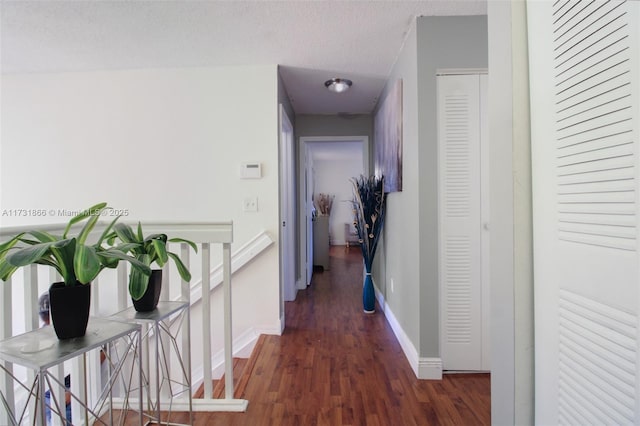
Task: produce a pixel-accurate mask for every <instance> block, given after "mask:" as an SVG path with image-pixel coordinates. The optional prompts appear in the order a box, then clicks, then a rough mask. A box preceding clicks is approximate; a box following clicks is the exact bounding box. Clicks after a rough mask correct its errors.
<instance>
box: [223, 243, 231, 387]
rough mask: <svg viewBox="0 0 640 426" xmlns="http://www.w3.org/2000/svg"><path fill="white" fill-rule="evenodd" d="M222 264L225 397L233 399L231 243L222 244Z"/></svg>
mask: <svg viewBox="0 0 640 426" xmlns="http://www.w3.org/2000/svg"><path fill="white" fill-rule="evenodd" d="M222 264H223V265H224V266H223V268H222V269H223V271H224V272H223V275H224V281H223V284H222V286H223V287H222V288H223V292H224V294H223V298H224V367H225V373H224V374H225V381H224V388H225V398H226V399H233V347H232V345H233V344H232V342H233V336H232V328H231V244H230V243H224V244H222Z"/></svg>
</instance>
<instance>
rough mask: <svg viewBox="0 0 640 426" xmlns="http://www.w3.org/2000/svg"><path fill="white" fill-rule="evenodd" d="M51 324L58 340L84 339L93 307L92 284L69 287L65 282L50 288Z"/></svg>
mask: <svg viewBox="0 0 640 426" xmlns="http://www.w3.org/2000/svg"><path fill="white" fill-rule="evenodd" d="M49 303H50V309H51V323H52V324H53V329H54V330H55V332H56V336H58V339H60V340H64V339H72V338H74V337H82V336H84V334H85V332H86V331H87V324H88V322H89V307H90V306H91V283H88V284H84V285H83V284H79V283H78V284H77V285H74V286H67V285H65V284H64V283H63V282H60V283H54V284H52V285H51V287H49Z"/></svg>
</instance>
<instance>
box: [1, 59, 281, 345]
mask: <svg viewBox="0 0 640 426" xmlns="http://www.w3.org/2000/svg"><path fill="white" fill-rule="evenodd" d="M221 81H225V84H220V82H221ZM277 95H278V93H277V68H276V66H275V65H273V66H271V65H270V66H252V67H222V68H189V69H165V70H135V71H99V72H84V73H60V74H29V75H3V76H2V117H1V118H2V130H1V132H2V133H1V137H2V139H1V141H2V145H1V148H2V158H1V163H0V170H1V171H0V174H1V178H2V188H0V189H1V191H0V192H1V195H0V206H1V207H0V209H2V210H5V209H29V208H35V209H45V210H46V211H47V212H49V211H52V214H48V215H47V216H45V217H7V216H4V217H1V220H2V222H1V225H2V226H3V227H4V226H10V225H29V224H36V223H61V222H66V221H67V220H68V217H61V216H59V215H57V214H56V213H57V210H58V209H70V210H73V209H81V208H84V207H88V206H90V205H92V204H94V203H96V202H99V201H107V202H108V203H109V204H110V205H111V206H113V207H115V208H119V209H126V210H128V212H129V215H128V216H127V217H125V218H123V219H125V220H142V221H223V220H224V221H226V220H233V221H234V247H238V246H241V245H242V244H244V243H245V242H247V241H248V240H249V239H250V238H251V237H253V236H255V235H256V234H258V233H259V232H260V231H262V230H266V231H267V232H269V233H270V235H271V236H272V238H274V239H275V240H276V241H277V239H278V230H279V227H278V224H279V220H278V128H277V123H278V116H277V111H278V110H277V105H278V103H277ZM248 123H250V125H248ZM243 161H259V162H261V163H262V171H263V178H262V179H259V180H241V179H239V177H238V176H239V173H238V169H239V165H240V163H241V162H243ZM248 196H257V197H258V206H259V211H258V212H257V213H245V212H243V211H242V200H243V199H244V198H245V197H248ZM216 264H217V262H216V261H215V260H214V261H213V262H212V266H215V265H216ZM248 268H249V269H247V270H245V271H243V273H242V274H240V275H239V276H238V277H236V279H235V281H234V288H236V289H238V290H237V292H236V302H235V303H234V307H237V309H236V311H235V312H234V318H237V319H238V320H236V323H235V327H234V328H235V333H236V334H237V333H242V332H243V331H244V329H246V328H248V327H252V326H253V327H258V326H259V327H261V328H262V329H272V330H273V331H274V332H277V331H279V321H280V315H279V302H278V293H279V292H278V288H279V278H278V276H279V269H278V249H277V244H276V245H274V246H272V247H271V248H269V249H268V250H267V251H266V252H265V253H264V254H262V257H261V258H260V261H259V262H255V263H254V264H251V265H249V266H248ZM255 301H260V308H259V309H256V307H255V306H254V305H255V303H256V302H255ZM239 318H242V319H241V320H240V319H239ZM192 325H193V327H194V328H196V327H197V324H196V323H195V322H194V323H193V324H192Z"/></svg>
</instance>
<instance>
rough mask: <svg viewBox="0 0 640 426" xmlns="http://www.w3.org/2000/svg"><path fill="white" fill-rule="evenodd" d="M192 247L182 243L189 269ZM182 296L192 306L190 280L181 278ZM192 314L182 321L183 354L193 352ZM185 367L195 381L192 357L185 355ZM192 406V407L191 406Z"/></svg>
mask: <svg viewBox="0 0 640 426" xmlns="http://www.w3.org/2000/svg"><path fill="white" fill-rule="evenodd" d="M190 250H191V247H189V245H188V244H185V243H182V244H180V258H181V259H182V263H184V264H185V265H186V266H187V268H188V269H189V270H191V259H190V257H189V252H190ZM180 298H181V299H182V300H183V301H185V302H187V304H188V305H187V306H189V308H188V309H190V308H191V285H190V284H189V282H188V281H185V280H182V279H181V280H180ZM190 330H191V315H187V319H186V320H185V321H183V322H182V331H181V334H182V354H183V355H184V354H191V336H190ZM183 362H184V368H185V371H186V372H187V377H189V383H193V378H192V377H191V357H190V356H187V357H184V356H183ZM189 392H191V393H193V389H189ZM189 408H191V407H189Z"/></svg>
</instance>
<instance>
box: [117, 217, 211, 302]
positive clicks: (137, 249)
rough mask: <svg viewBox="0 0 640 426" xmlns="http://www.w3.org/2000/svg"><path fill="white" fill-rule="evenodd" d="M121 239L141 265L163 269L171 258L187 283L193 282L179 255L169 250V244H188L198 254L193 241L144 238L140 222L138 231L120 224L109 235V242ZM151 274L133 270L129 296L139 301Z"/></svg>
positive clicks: (158, 237)
mask: <svg viewBox="0 0 640 426" xmlns="http://www.w3.org/2000/svg"><path fill="white" fill-rule="evenodd" d="M116 238H117V239H119V240H120V241H122V243H124V245H126V246H127V247H128V249H129V252H130V253H131V254H132V255H133V256H134V257H135V258H136V259H137V260H138V261H140V262H141V263H143V264H144V265H147V266H149V267H150V266H151V264H153V263H155V264H157V265H158V266H159V267H163V266H164V264H165V263H167V262H168V261H169V258H171V259H172V260H173V262H174V264H175V265H176V268H177V270H178V274H180V277H181V278H182V279H183V280H185V281H191V273H190V272H189V269H188V268H187V267H186V266H185V264H184V263H182V260H180V258H179V257H178V255H177V254H175V253H172V252H170V251H168V250H167V243H186V244H189V246H191V248H193V249H194V250H195V252H196V253H197V252H198V247H197V246H196V244H195V243H194V242H193V241H189V240H185V239H182V238H168V237H167V235H166V234H152V235H149V236H146V237H145V236H144V234H143V232H142V225H141V224H140V222H138V229H137V231H136V232H134V230H133V228H131V226H129V225H126V224H123V223H118V224H116V225H115V226H114V227H113V233H112V234H111V235H109V237H108V240H109V242H111V243H112V242H114V241H115V239H116ZM149 275H150V274H149V273H145V272H144V271H141V270H139V269H136V268H132V269H131V273H130V274H129V294H130V295H131V297H132V298H133V299H134V300H139V299H140V298H141V297H142V296H143V295H144V292H145V291H147V286H148V284H149Z"/></svg>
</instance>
